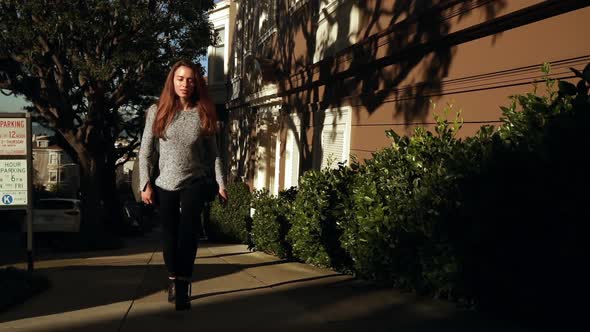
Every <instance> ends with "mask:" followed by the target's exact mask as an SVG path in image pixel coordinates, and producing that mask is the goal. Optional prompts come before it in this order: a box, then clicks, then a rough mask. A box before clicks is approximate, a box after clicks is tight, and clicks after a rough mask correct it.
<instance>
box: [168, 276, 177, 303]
mask: <svg viewBox="0 0 590 332" xmlns="http://www.w3.org/2000/svg"><path fill="white" fill-rule="evenodd" d="M174 280H175V279H168V302H169V303H174V299H175V298H176V287H175V286H174Z"/></svg>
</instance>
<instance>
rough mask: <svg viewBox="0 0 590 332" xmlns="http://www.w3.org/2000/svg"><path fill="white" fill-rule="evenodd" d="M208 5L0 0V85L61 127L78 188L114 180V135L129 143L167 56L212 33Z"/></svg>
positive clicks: (201, 48)
mask: <svg viewBox="0 0 590 332" xmlns="http://www.w3.org/2000/svg"><path fill="white" fill-rule="evenodd" d="M212 6H213V1H212V0H203V1H198V2H196V1H189V0H187V1H163V0H162V1H157V0H149V1H148V0H139V1H127V0H85V1H65V0H34V1H13V0H0V91H2V92H3V93H5V94H7V93H8V94H14V95H19V96H23V97H25V98H26V99H27V100H28V101H30V102H31V103H32V105H33V107H32V108H33V109H31V111H32V112H33V113H34V114H35V115H37V116H38V118H39V119H40V120H41V121H44V122H45V123H46V124H47V125H48V126H49V127H51V128H52V129H54V130H55V131H56V133H58V134H59V135H61V136H62V137H63V139H64V140H63V141H64V144H65V145H67V146H65V148H66V150H69V151H73V152H74V153H75V157H76V159H77V160H78V161H79V163H80V167H81V174H82V190H83V191H86V192H85V193H89V191H90V190H95V189H96V188H95V187H99V186H104V183H109V184H110V183H113V184H114V172H113V171H112V169H113V168H114V163H115V161H116V160H117V159H118V158H119V157H120V156H121V154H117V151H116V150H115V148H114V143H115V141H116V140H117V138H119V137H132V138H134V139H133V141H132V143H133V144H131V145H130V146H129V147H128V150H131V149H133V148H134V147H136V146H137V136H138V135H137V133H138V131H139V129H141V127H142V121H141V118H142V115H143V110H144V109H145V106H146V105H147V104H148V103H151V102H153V96H155V95H157V93H158V90H159V89H161V85H162V83H163V80H164V77H165V75H166V72H167V70H168V68H169V66H170V65H171V63H173V62H174V61H176V60H177V59H179V58H184V59H189V60H193V61H195V60H196V59H197V58H198V57H199V56H201V55H203V54H205V51H206V47H207V46H208V45H211V44H212V43H213V41H214V35H213V32H212V29H211V24H210V23H209V21H208V17H207V13H206V12H207V11H208V10H209V9H211V8H212ZM89 178H94V179H95V180H93V181H90V180H89ZM103 178H104V179H106V181H105V180H104V179H103ZM111 178H112V179H111ZM101 181H102V182H101ZM107 191H108V190H107ZM102 195H103V196H108V195H110V194H108V193H107V194H105V192H104V189H103V193H102Z"/></svg>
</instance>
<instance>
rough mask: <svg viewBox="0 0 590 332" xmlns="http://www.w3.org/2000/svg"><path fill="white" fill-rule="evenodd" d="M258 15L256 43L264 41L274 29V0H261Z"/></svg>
mask: <svg viewBox="0 0 590 332" xmlns="http://www.w3.org/2000/svg"><path fill="white" fill-rule="evenodd" d="M261 2H263V4H262V5H261V6H260V7H259V10H260V12H259V15H258V32H259V33H258V43H259V44H260V43H262V42H264V41H265V40H266V39H268V37H270V36H271V35H272V34H273V33H274V32H275V31H276V0H262V1H261Z"/></svg>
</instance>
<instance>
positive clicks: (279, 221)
mask: <svg viewBox="0 0 590 332" xmlns="http://www.w3.org/2000/svg"><path fill="white" fill-rule="evenodd" d="M296 195H297V189H296V188H295V187H291V188H289V189H288V190H285V191H281V192H280V193H279V195H278V196H276V197H275V196H273V195H271V194H270V193H269V192H268V191H267V190H260V191H257V192H256V193H255V194H254V199H253V200H252V207H253V208H254V210H255V212H254V216H253V218H252V219H253V221H252V242H253V244H254V248H255V249H256V250H261V251H264V252H267V253H270V254H273V255H276V256H278V257H281V258H292V247H291V244H290V243H289V242H288V241H287V234H288V232H289V230H290V229H291V222H290V219H291V218H292V213H293V201H294V200H295V197H296Z"/></svg>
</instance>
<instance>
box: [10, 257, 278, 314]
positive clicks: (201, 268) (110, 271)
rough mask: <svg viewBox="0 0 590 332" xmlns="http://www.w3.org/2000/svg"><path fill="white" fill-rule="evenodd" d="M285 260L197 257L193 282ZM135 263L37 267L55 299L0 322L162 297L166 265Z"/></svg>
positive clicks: (20, 308)
mask: <svg viewBox="0 0 590 332" xmlns="http://www.w3.org/2000/svg"><path fill="white" fill-rule="evenodd" d="M285 262H286V261H282V260H278V261H272V262H262V263H257V264H240V265H233V264H207V263H199V262H198V260H197V264H196V265H195V272H194V273H193V282H200V281H204V280H208V279H214V278H218V277H223V276H225V275H229V274H233V273H238V272H239V271H240V270H243V269H248V268H256V267H262V266H271V265H279V264H283V263H285ZM127 264H129V263H127ZM137 264H138V265H137V266H129V265H127V266H114V265H89V266H84V265H76V266H65V267H59V268H47V269H38V270H37V271H38V273H40V274H43V275H46V276H47V277H48V278H49V279H50V280H51V283H52V288H51V289H49V290H48V291H46V293H44V294H42V295H41V296H43V297H47V298H53V299H58V300H57V301H54V302H51V303H47V302H48V301H29V302H27V303H25V304H23V305H19V306H17V307H13V308H11V309H9V310H8V311H6V312H4V313H0V323H2V322H7V321H12V320H17V319H24V318H30V317H38V316H46V315H52V314H59V313H65V312H70V311H76V310H83V309H87V308H92V307H97V306H102V305H108V304H113V303H118V302H124V301H131V300H133V299H136V298H142V297H145V296H148V295H152V294H155V293H158V292H162V299H164V298H165V294H164V291H165V289H166V286H167V280H168V279H167V278H168V273H167V271H166V267H165V266H164V265H163V264H154V263H152V264H150V265H148V266H147V267H146V265H145V262H137ZM23 306H29V307H28V308H24V307H23Z"/></svg>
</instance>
